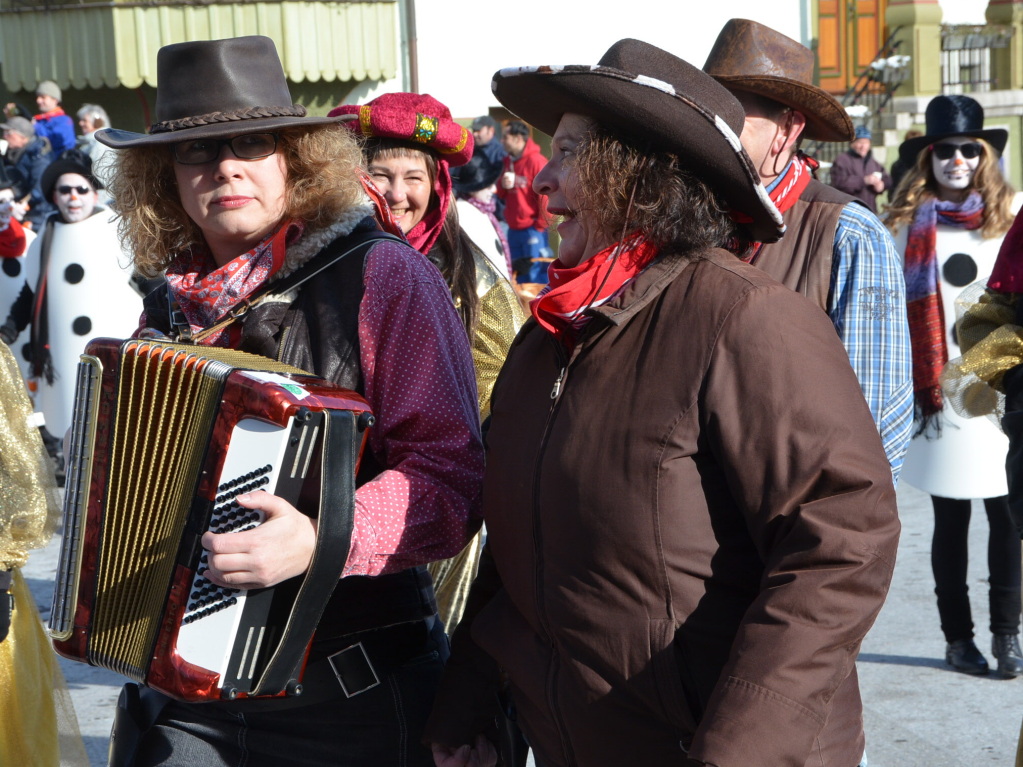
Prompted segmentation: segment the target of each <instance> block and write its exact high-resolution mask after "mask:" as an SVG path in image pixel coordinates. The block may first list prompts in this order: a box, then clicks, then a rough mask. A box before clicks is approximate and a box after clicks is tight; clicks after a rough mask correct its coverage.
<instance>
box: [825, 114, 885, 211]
mask: <svg viewBox="0 0 1023 767" xmlns="http://www.w3.org/2000/svg"><path fill="white" fill-rule="evenodd" d="M870 139H871V133H870V128H868V127H867V126H866V125H857V126H856V135H855V138H853V140H852V141H851V142H850V143H849V151H847V152H843V153H842V154H840V155H839V156H838V157H836V158H835V164H834V165H832V166H831V185H832V186H833V187H835V189H840V190H841V191H843V192H845V193H846V194H849V195H852V196H853V197H855V198H856V199H857V200H859V201H860V202H862V203H863V204H864V205H866V206H867V207H868V208H870V211H871V212H872V213H877V197H878V195H880V194H881V193H883V192H884V191H885V190H887V189H891V188H892V177H891V176H889V175H888V171H886V170H885V169H884V166H883V165H882V164H881V163H879V162H878V161H877V160H875V159H874V156H873V155H872V154H871V153H870Z"/></svg>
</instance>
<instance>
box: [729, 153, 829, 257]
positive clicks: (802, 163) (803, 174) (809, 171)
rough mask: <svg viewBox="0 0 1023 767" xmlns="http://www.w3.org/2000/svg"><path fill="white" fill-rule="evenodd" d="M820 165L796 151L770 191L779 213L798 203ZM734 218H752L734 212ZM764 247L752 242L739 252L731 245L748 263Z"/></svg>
mask: <svg viewBox="0 0 1023 767" xmlns="http://www.w3.org/2000/svg"><path fill="white" fill-rule="evenodd" d="M820 166H821V164H820V163H819V162H817V161H816V160H815V159H814V158H812V157H807V156H806V155H805V154H803V153H802V152H796V154H795V156H794V157H793V158H792V161H791V162H790V163H789V164H788V166H787V167H786V168H785V170H784V171H782V174H781V175H780V176H779V177H778V180H777V182H776V183H775V185H774V187H773V188H772V189H771V191H770V192H768V194H769V195H770V197H771V202H773V203H774V207H776V208H777V209H778V212H779V213H785V211H787V210H788V209H789V208H791V207H792V206H793V205H795V204H796V201H797V200H798V199H799V197H800V195H802V194H803V192H804V191H805V190H806V187H807V186H808V185H809V184H810V180H811V179H813V178H814V176H815V175H816V173H817V169H818V168H819V167H820ZM732 218H734V219H735V220H736V221H739V222H740V223H742V221H744V220H745V221H749V220H750V219H749V217H748V216H747V217H740V216H738V215H736V214H733V215H732ZM763 247H764V244H763V243H762V242H752V243H750V246H749V248H747V249H746V250H745V251H744V252H742V253H739V252H738V250H737V248H736V247H729V250H731V251H732V252H733V253H735V254H736V255H737V256H739V258H741V259H742V260H743V261H745V262H746V263H752V262H753V260H754V259H755V258H756V257H757V256H758V255H759V254H760V250H761V249H762V248H763Z"/></svg>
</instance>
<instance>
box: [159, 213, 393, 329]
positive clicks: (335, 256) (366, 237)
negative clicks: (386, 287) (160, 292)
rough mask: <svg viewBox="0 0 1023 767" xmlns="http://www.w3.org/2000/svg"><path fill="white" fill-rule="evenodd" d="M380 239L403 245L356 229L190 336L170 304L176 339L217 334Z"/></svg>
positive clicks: (380, 234) (376, 232)
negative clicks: (270, 296) (269, 300)
mask: <svg viewBox="0 0 1023 767" xmlns="http://www.w3.org/2000/svg"><path fill="white" fill-rule="evenodd" d="M384 240H392V241H394V242H399V243H401V242H403V241H402V240H401V238H399V237H395V236H394V235H393V234H387V233H386V232H381V231H380V230H379V229H366V230H364V231H359V230H356V231H355V232H353V233H352V234H350V235H348V236H346V237H339V238H338V239H336V240H334V241H333V242H331V243H330V244H329V245H327V246H326V247H324V248H323V250H321V251H320V252H319V253H317V254H316V255H315V256H313V257H312V258H311V259H309V261H307V262H306V263H305V264H303V265H302V266H301V267H299V268H298V269H296V270H295V271H294V272H292V273H291V274H289V275H288V276H287V277H285V278H283V279H280V280H275V281H274V282H270V283H267V284H266V285H263V286H262V287H260V288H259V290H256V291H255V292H254V293H252V294H251V295H250V296H249V297H248V298H247V299H246V300H245V301H243V302H242V303H241V304H239V305H238V306H237V307H235V308H234V309H232V310H231V311H230V312H228V314H227V316H226V317H224V319H222V320H221V321H220V322H218V323H216V324H215V325H211V326H210V327H208V328H206V329H204V330H201V331H199V332H198V333H195V334H192V333H191V328H190V327H189V325H188V321H187V320H186V319H185V318H184V315H183V314H182V313H181V311H180V310H178V309H177V306H176V305H175V304H173V303H172V304H171V306H170V312H171V323H172V326H173V328H174V330H175V332H176V333H177V336H178V338H180V339H187V340H190V341H192V342H193V343H198V342H199V341H201V340H202V339H204V338H206V337H207V336H210V335H212V334H214V333H216V332H219V331H220V330H222V329H223V328H225V327H227V326H229V325H231V324H232V323H233V322H235V321H236V320H239V319H241V318H242V317H243V316H245V314H246V313H247V312H248V311H249V310H250V309H251V308H252V307H254V306H257V305H258V304H259V303H261V302H262V301H263V300H265V299H266V297H267V296H269V295H271V294H273V295H281V294H283V293H287V292H289V291H291V290H294V289H295V288H297V287H299V286H300V285H302V284H303V283H305V282H307V281H309V280H311V279H312V278H313V277H315V276H316V275H318V274H319V273H320V272H322V271H324V270H325V269H329V268H330V267H331V266H333V265H334V264H336V263H337V262H338V261H340V260H341V259H343V258H345V257H347V256H349V255H351V254H352V253H355V252H356V251H359V250H366V251H368V250H369V249H370V248H371V247H373V245H375V244H376V243H377V242H382V241H384ZM339 251H340V252H339Z"/></svg>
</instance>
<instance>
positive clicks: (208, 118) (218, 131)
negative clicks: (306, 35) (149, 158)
mask: <svg viewBox="0 0 1023 767" xmlns="http://www.w3.org/2000/svg"><path fill="white" fill-rule="evenodd" d="M156 76H157V87H156V122H155V123H153V125H151V126H150V128H149V132H148V133H135V132H133V131H126V130H117V129H114V128H103V129H101V130H98V131H96V140H97V141H99V142H100V143H101V144H106V145H107V146H109V147H113V148H114V149H130V148H132V147H140V146H151V145H154V144H175V143H177V142H179V141H187V140H190V139H197V138H225V137H227V136H234V135H238V134H240V133H262V132H264V131H266V132H272V131H274V130H277V129H280V128H295V127H313V126H317V125H327V124H329V123H338V122H341V121H343V120H346V119H350V118H339V117H308V116H307V113H306V109H305V107H303V106H302V105H300V104H295V103H293V102H292V99H291V93H290V92H289V90H288V81H287V78H286V77H285V75H284V67H283V66H281V60H280V57H279V56H278V55H277V48H276V46H275V45H274V42H273V40H271V39H270V38H269V37H263V36H261V35H250V36H247V37H233V38H228V39H226V40H199V41H195V42H188V43H173V44H171V45H165V46H164V47H162V48H161V49H160V50H159V51H158V52H157V54H156Z"/></svg>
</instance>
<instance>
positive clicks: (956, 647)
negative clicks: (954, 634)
mask: <svg viewBox="0 0 1023 767" xmlns="http://www.w3.org/2000/svg"><path fill="white" fill-rule="evenodd" d="M945 662H946V663H948V665H950V666H951V667H952V668H954V669H955V670H956V671H962V672H963V673H964V674H975V675H976V676H983V675H984V674H986V673H987V672H988V665H987V661H986V660H985V659H984V656H983V655H981V654H980V650H978V649H977V645H975V644H974V643H973V640H972V639H957V640H956V641H954V642H949V643H948V644H947V645H946V646H945Z"/></svg>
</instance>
